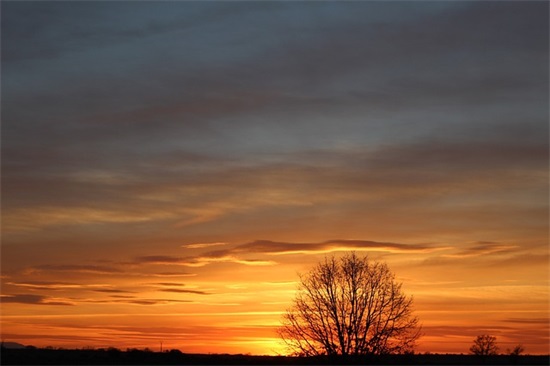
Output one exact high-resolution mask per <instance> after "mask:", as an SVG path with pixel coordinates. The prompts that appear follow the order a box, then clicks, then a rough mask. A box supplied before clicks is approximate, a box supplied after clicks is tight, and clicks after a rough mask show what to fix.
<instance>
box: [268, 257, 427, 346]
mask: <svg viewBox="0 0 550 366" xmlns="http://www.w3.org/2000/svg"><path fill="white" fill-rule="evenodd" d="M282 324H283V325H282V327H281V328H280V329H279V335H280V336H281V338H282V339H283V341H284V342H285V343H286V345H287V346H288V348H289V349H290V351H292V353H294V354H298V355H303V356H311V355H377V354H390V353H405V352H410V351H412V350H413V348H414V344H415V341H416V339H417V338H418V337H419V335H420V328H419V326H418V318H417V317H415V316H413V314H412V297H407V296H405V295H404V294H403V292H402V290H401V284H400V283H397V282H396V281H395V276H394V274H393V273H392V272H391V271H390V269H389V268H388V266H387V265H386V264H383V263H379V262H370V261H369V259H368V257H366V256H365V257H362V258H360V257H358V256H357V255H356V254H355V253H350V254H347V255H345V256H343V257H341V258H339V259H336V258H334V257H330V258H325V261H324V262H321V263H319V264H317V265H316V266H315V267H314V268H313V269H312V270H311V271H310V272H308V273H307V274H305V275H300V286H299V288H298V291H297V294H296V297H295V299H294V303H293V306H292V307H291V308H290V309H288V310H287V312H286V313H285V315H284V316H283V320H282Z"/></svg>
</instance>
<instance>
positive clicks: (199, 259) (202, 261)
mask: <svg viewBox="0 0 550 366" xmlns="http://www.w3.org/2000/svg"><path fill="white" fill-rule="evenodd" d="M214 262H225V263H238V264H244V265H248V266H269V265H274V264H275V262H274V261H265V260H260V259H241V258H237V257H235V256H231V255H219V256H218V255H216V256H212V255H210V256H209V255H201V256H196V257H174V256H164V255H151V256H142V257H137V258H136V259H135V263H140V264H177V265H182V266H188V267H202V266H205V265H207V264H210V263H214Z"/></svg>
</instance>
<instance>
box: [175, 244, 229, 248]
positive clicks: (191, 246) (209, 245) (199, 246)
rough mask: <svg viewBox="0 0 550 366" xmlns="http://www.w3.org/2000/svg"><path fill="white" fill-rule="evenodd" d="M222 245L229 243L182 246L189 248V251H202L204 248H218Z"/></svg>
mask: <svg viewBox="0 0 550 366" xmlns="http://www.w3.org/2000/svg"><path fill="white" fill-rule="evenodd" d="M220 245H227V243H224V242H217V243H196V244H184V245H182V247H184V248H188V249H202V248H210V247H217V246H220Z"/></svg>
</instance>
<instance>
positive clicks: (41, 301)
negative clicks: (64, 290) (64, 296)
mask: <svg viewBox="0 0 550 366" xmlns="http://www.w3.org/2000/svg"><path fill="white" fill-rule="evenodd" d="M0 302H2V303H17V304H31V305H63V306H72V305H75V304H74V303H71V302H67V301H57V300H56V299H52V298H49V297H47V296H42V295H34V294H15V295H0Z"/></svg>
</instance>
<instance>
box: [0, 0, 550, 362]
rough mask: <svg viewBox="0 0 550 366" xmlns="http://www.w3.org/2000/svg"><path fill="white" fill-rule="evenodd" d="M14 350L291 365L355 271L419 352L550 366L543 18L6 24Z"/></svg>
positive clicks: (74, 13) (61, 14) (355, 9)
mask: <svg viewBox="0 0 550 366" xmlns="http://www.w3.org/2000/svg"><path fill="white" fill-rule="evenodd" d="M1 10H2V11H1V41H2V42H1V57H2V63H1V74H2V78H1V87H2V124H1V143H2V144H1V152H2V156H1V158H2V160H1V163H2V166H1V168H2V201H1V208H2V210H1V225H2V242H1V286H2V287H1V315H2V316H1V331H0V333H1V337H2V340H4V341H6V342H19V343H23V344H26V345H28V344H32V345H35V346H54V347H66V348H83V347H118V348H121V349H126V348H144V347H148V348H150V349H153V350H158V349H159V347H160V343H161V342H162V344H163V347H164V349H176V348H177V349H180V350H181V351H183V352H202V353H250V354H284V352H285V350H284V347H283V346H282V344H281V343H280V341H279V338H278V336H277V334H276V329H277V328H278V327H279V326H280V321H281V315H282V313H283V312H284V311H285V310H286V309H288V308H289V307H290V306H291V303H292V299H293V296H294V294H295V290H296V288H297V285H298V278H299V277H298V274H299V273H305V272H307V271H308V269H309V268H311V267H312V266H313V265H314V264H315V263H317V262H318V261H321V260H323V258H324V257H325V256H330V255H335V256H338V255H342V254H344V253H345V252H347V251H351V250H354V251H356V252H357V253H359V254H361V255H364V254H365V255H368V256H369V258H370V259H371V260H376V261H383V262H386V263H387V264H388V265H389V267H390V268H391V270H392V271H393V272H394V273H395V274H396V278H397V280H398V281H400V282H402V283H403V289H404V291H405V293H407V294H408V295H411V296H413V298H414V309H415V314H416V315H417V316H418V317H419V318H420V322H421V323H422V326H423V328H422V333H423V337H422V338H420V340H419V344H418V348H417V351H418V352H432V353H435V352H450V353H467V352H468V349H469V347H470V345H471V344H472V342H473V339H474V338H475V337H476V336H477V335H480V334H491V335H494V336H496V337H497V342H498V344H499V346H500V348H501V350H502V351H503V352H504V351H505V350H506V349H507V348H510V349H512V348H513V347H514V346H515V345H517V344H520V343H521V344H523V346H524V348H525V352H526V353H530V354H548V353H550V349H549V343H550V342H549V341H550V336H549V335H550V327H549V322H550V315H549V309H550V307H549V305H550V304H549V267H550V266H549V264H550V262H549V246H548V244H549V243H548V237H549V211H548V202H549V185H548V183H549V172H548V167H549V155H548V151H549V150H548V148H549V146H548V145H549V124H548V117H549V106H548V104H549V102H548V99H549V75H548V74H549V71H548V70H549V50H548V47H549V46H548V45H549V39H548V34H549V19H548V18H549V16H548V14H549V4H548V2H546V1H517V2H516V1H498V2H497V1H476V2H470V1H437V2H432V1H407V2H405V1H343V2H336V1H307V2H306V1H267V2H259V1H242V2H241V1H208V2H193V1H164V2H148V1H120V2H104V1H66V2H65V1H36V2H35V1H2V4H1Z"/></svg>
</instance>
